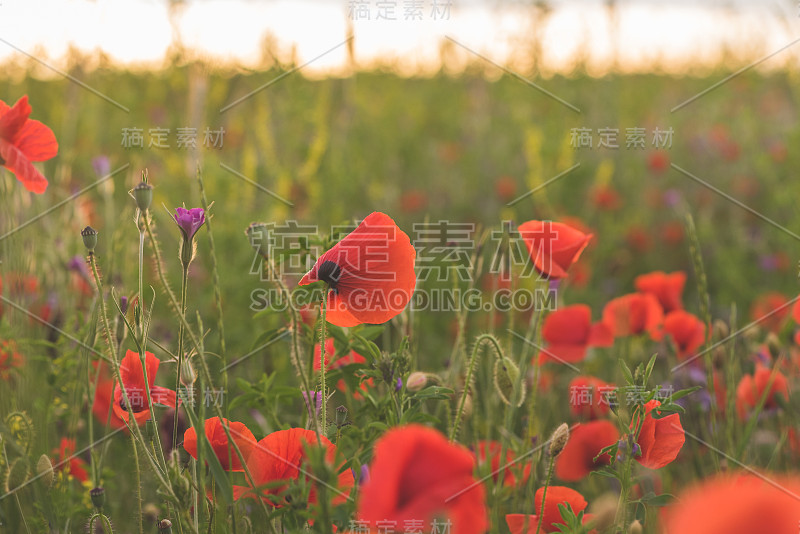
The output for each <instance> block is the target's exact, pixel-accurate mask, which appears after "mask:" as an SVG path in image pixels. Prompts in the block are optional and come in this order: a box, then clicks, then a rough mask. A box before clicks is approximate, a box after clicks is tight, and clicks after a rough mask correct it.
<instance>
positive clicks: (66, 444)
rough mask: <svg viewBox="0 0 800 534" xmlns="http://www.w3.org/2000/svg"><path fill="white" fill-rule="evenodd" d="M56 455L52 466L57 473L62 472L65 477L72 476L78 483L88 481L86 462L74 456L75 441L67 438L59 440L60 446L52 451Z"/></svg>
mask: <svg viewBox="0 0 800 534" xmlns="http://www.w3.org/2000/svg"><path fill="white" fill-rule="evenodd" d="M53 454H57V455H58V456H56V460H55V462H53V466H54V467H55V468H56V469H58V470H59V471H63V472H64V473H65V474H67V475H72V476H74V477H75V478H76V479H78V481H80V482H86V481H87V480H89V475H88V473H87V472H86V462H84V461H83V460H82V459H80V458H78V457H77V456H74V455H75V440H74V439H69V438H61V444H60V445H59V447H58V449H57V450H55V451H53Z"/></svg>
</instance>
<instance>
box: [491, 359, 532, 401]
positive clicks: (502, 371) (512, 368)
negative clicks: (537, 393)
mask: <svg viewBox="0 0 800 534" xmlns="http://www.w3.org/2000/svg"><path fill="white" fill-rule="evenodd" d="M517 386H519V387H521V388H522V391H520V392H519V395H518V397H517V399H516V406H521V405H522V403H523V402H525V385H524V384H523V382H522V381H521V380H520V379H519V367H517V364H515V363H514V362H512V361H511V360H509V359H508V358H497V360H495V362H494V388H495V390H497V394H498V395H500V400H502V401H503V402H504V403H506V404H507V405H509V406H511V402H512V401H513V400H514V390H515V389H516V387H517Z"/></svg>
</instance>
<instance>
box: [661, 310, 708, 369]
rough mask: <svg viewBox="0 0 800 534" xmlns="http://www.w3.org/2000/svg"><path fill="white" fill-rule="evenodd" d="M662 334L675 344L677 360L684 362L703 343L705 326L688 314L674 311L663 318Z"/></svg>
mask: <svg viewBox="0 0 800 534" xmlns="http://www.w3.org/2000/svg"><path fill="white" fill-rule="evenodd" d="M664 333H665V334H666V335H668V336H669V337H670V339H672V342H673V343H674V344H675V347H676V349H677V351H678V359H679V360H685V359H686V358H687V357H688V356H690V355H692V354H694V353H695V351H696V350H697V349H699V348H700V347H701V346H702V345H703V343H704V342H705V339H706V325H705V323H703V321H701V320H700V319H698V318H697V317H695V316H694V315H692V314H691V313H689V312H686V311H683V310H675V311H673V312H670V313H668V314H667V316H666V317H665V318H664Z"/></svg>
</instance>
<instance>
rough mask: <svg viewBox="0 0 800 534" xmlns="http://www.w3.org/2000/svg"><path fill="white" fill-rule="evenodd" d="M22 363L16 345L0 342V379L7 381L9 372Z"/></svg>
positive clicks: (9, 342)
mask: <svg viewBox="0 0 800 534" xmlns="http://www.w3.org/2000/svg"><path fill="white" fill-rule="evenodd" d="M0 289H2V288H0ZM0 294H2V293H0ZM23 363H24V360H23V359H22V356H21V355H20V353H19V352H17V344H16V343H15V342H14V341H13V340H3V341H0V378H2V379H3V380H8V379H9V378H10V377H11V371H12V370H13V369H18V368H20V367H22V364H23Z"/></svg>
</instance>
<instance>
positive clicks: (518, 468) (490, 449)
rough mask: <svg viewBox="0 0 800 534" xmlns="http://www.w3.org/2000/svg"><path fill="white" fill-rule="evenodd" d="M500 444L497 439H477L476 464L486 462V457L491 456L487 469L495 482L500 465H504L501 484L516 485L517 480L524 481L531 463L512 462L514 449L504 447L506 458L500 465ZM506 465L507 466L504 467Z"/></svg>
mask: <svg viewBox="0 0 800 534" xmlns="http://www.w3.org/2000/svg"><path fill="white" fill-rule="evenodd" d="M501 448H502V445H501V444H500V442H499V441H479V442H478V446H477V449H478V450H477V454H476V457H477V459H478V464H479V465H483V464H485V463H486V460H487V458H491V461H490V465H489V469H491V473H492V478H493V479H494V481H495V482H497V478H498V476H499V475H500V473H498V471H499V470H500V468H501V467H505V470H504V477H503V479H504V480H503V484H504V485H506V486H516V485H517V482H518V480H521V482H522V483H524V482H525V481H526V480H528V477H529V476H530V474H531V465H530V463H528V462H514V458H515V455H514V451H511V450H509V449H506V454H505V456H506V458H505V460H504V461H503V463H502V465H501V464H500V449H501ZM506 466H507V467H506ZM520 475H521V476H520Z"/></svg>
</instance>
